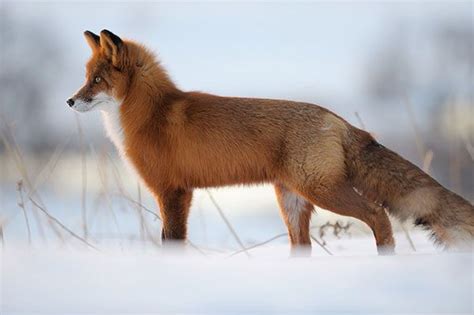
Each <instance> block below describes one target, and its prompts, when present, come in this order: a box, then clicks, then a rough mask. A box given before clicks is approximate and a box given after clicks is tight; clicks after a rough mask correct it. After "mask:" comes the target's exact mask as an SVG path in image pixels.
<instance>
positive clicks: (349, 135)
mask: <svg viewBox="0 0 474 315" xmlns="http://www.w3.org/2000/svg"><path fill="white" fill-rule="evenodd" d="M84 35H85V38H86V40H87V43H88V44H89V46H90V47H91V49H92V57H91V58H90V60H89V61H88V63H87V67H86V71H87V74H86V82H85V84H84V86H83V87H82V88H81V89H80V90H79V91H78V92H77V93H76V94H75V95H74V96H73V97H72V98H70V99H68V100H67V104H68V105H69V106H70V107H71V108H73V109H74V110H76V111H79V112H87V111H91V110H97V109H98V110H101V111H102V115H103V118H104V123H105V127H106V131H107V134H108V136H109V137H110V139H111V140H112V142H113V143H114V144H115V145H116V147H117V148H118V151H119V152H120V154H121V156H122V157H123V158H124V159H126V160H127V161H129V162H130V163H131V165H132V166H133V167H134V169H135V170H136V172H137V173H138V175H139V176H140V177H141V178H142V180H143V181H144V183H145V184H146V186H147V187H148V188H149V190H150V191H151V193H152V194H153V196H154V197H155V198H156V200H157V203H158V205H159V209H160V213H161V217H162V219H163V229H162V239H163V241H167V240H178V241H184V240H185V239H186V229H187V223H186V222H187V217H188V213H189V208H190V205H191V199H192V194H193V190H194V189H196V188H205V187H216V186H225V185H237V184H244V185H248V184H260V183H272V184H273V185H274V187H275V192H276V196H277V200H278V203H279V207H280V210H281V214H282V217H283V219H284V221H285V223H286V225H287V227H288V233H289V238H290V241H291V245H292V249H298V248H300V247H303V248H304V247H306V248H310V246H311V241H310V233H309V224H310V218H311V214H312V211H313V207H314V205H316V206H318V207H321V208H324V209H327V210H330V211H333V212H335V213H337V214H340V215H344V216H351V217H354V218H356V219H359V220H361V221H363V222H365V223H366V224H367V225H368V226H369V227H370V228H371V230H372V231H373V233H374V236H375V241H376V245H377V249H378V251H379V253H392V252H393V251H394V246H395V243H394V239H393V235H392V227H391V223H390V221H389V217H388V214H387V211H388V213H390V214H391V215H393V216H395V217H398V218H400V219H401V220H407V219H412V220H413V221H414V223H415V224H417V225H421V226H423V227H425V228H427V229H430V230H431V232H432V235H433V237H434V239H435V240H436V241H437V242H439V243H441V244H444V245H445V246H447V247H454V246H458V245H461V244H472V240H473V235H474V207H473V206H472V204H471V203H469V202H468V201H466V200H464V199H463V198H462V197H460V196H458V195H456V194H455V193H453V192H451V191H449V190H447V189H446V188H444V187H442V186H441V185H440V184H439V183H438V182H437V181H436V180H434V179H433V178H431V177H430V176H428V175H427V174H425V173H424V172H423V171H422V170H420V169H419V168H418V167H416V166H415V165H413V164H412V163H410V162H408V161H407V160H405V159H403V158H402V157H400V156H399V155H397V154H396V153H394V152H392V151H390V150H389V149H387V148H385V147H384V146H383V145H381V144H379V143H378V142H377V141H376V140H375V139H374V138H373V137H372V136H371V135H370V134H369V133H367V132H365V131H363V130H360V129H358V128H356V127H354V126H352V125H350V124H349V123H348V122H346V121H345V120H344V119H342V118H341V117H339V116H337V115H336V114H334V113H332V112H330V111H329V110H327V109H325V108H322V107H320V106H317V105H314V104H308V103H301V102H293V101H286V100H272V99H258V98H241V97H222V96H216V95H211V94H206V93H201V92H184V91H182V90H180V89H179V88H178V87H176V85H175V84H174V83H173V82H172V81H171V79H170V78H169V76H168V75H167V73H166V71H165V70H164V69H163V67H162V66H161V65H160V63H159V61H158V60H157V59H156V57H155V56H154V55H153V54H152V53H151V52H150V51H149V50H148V49H146V48H145V47H144V46H142V45H140V44H137V43H135V42H133V41H129V40H122V39H121V38H120V37H118V36H117V35H115V34H113V33H111V32H110V31H107V30H103V31H101V32H100V36H98V35H96V34H94V33H92V32H90V31H86V32H85V33H84Z"/></svg>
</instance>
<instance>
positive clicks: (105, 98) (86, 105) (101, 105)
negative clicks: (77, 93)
mask: <svg viewBox="0 0 474 315" xmlns="http://www.w3.org/2000/svg"><path fill="white" fill-rule="evenodd" d="M67 103H68V105H69V107H71V108H72V109H73V110H75V111H76V112H80V113H84V112H88V111H91V110H96V109H100V110H105V111H108V110H110V109H114V108H115V107H118V106H119V105H120V102H118V101H117V100H116V99H115V98H114V97H112V96H110V95H108V94H106V93H99V94H97V95H96V96H95V98H93V99H91V100H89V99H88V100H87V101H86V100H83V99H80V98H78V99H76V100H74V99H69V100H68V101H67Z"/></svg>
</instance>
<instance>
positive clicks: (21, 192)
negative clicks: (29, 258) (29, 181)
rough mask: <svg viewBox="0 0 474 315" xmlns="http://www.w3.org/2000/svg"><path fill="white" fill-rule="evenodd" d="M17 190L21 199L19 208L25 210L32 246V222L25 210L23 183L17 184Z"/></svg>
mask: <svg viewBox="0 0 474 315" xmlns="http://www.w3.org/2000/svg"><path fill="white" fill-rule="evenodd" d="M16 190H17V191H18V195H19V198H20V199H19V200H18V206H19V207H20V209H22V210H23V216H24V217H25V224H26V229H27V231H28V244H29V245H31V228H30V221H29V219H28V214H27V213H26V209H25V200H24V198H23V181H21V180H19V181H18V182H17V188H16Z"/></svg>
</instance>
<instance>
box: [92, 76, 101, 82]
mask: <svg viewBox="0 0 474 315" xmlns="http://www.w3.org/2000/svg"><path fill="white" fill-rule="evenodd" d="M100 81H102V78H101V77H95V78H94V83H100Z"/></svg>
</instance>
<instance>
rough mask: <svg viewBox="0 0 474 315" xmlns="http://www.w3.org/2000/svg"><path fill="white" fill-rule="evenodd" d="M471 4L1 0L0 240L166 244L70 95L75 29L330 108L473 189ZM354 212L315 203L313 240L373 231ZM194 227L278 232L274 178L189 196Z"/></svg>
mask: <svg viewBox="0 0 474 315" xmlns="http://www.w3.org/2000/svg"><path fill="white" fill-rule="evenodd" d="M473 12H474V11H473V2H472V1H438V2H430V1H400V2H395V1H394V2H385V1H382V2H359V1H352V2H329V1H328V2H316V1H315V2H304V3H291V2H287V3H285V2H269V3H249V2H212V3H210V2H177V3H171V2H137V3H135V2H100V3H98V4H96V3H92V2H73V3H63V2H53V1H48V2H36V1H35V2H24V1H13V2H10V1H1V2H0V128H1V129H0V131H1V140H2V141H1V142H0V172H1V173H0V188H1V193H0V227H1V229H0V232H1V233H0V237H1V239H2V242H4V244H5V246H8V244H12V246H16V245H15V244H26V243H30V244H33V245H34V246H40V245H42V244H46V243H53V244H57V241H58V240H59V241H60V242H59V244H62V246H65V245H64V244H68V246H70V245H69V244H70V243H73V244H78V246H82V245H81V244H80V243H84V242H83V241H84V240H85V241H87V242H89V243H91V244H104V243H107V242H111V243H117V242H118V243H119V244H120V245H121V246H124V244H133V245H135V244H148V243H149V244H155V245H157V246H159V243H160V242H159V238H160V237H159V236H160V221H159V218H157V217H156V216H155V215H154V214H152V212H153V211H155V209H156V206H155V204H154V202H153V200H152V199H151V198H150V196H149V194H148V192H147V191H146V190H145V188H143V187H142V186H141V185H140V184H139V181H138V179H137V178H136V177H135V175H134V174H131V173H130V172H128V171H127V170H126V169H125V168H124V167H123V163H122V162H121V161H120V160H119V159H118V157H117V153H116V151H115V148H114V147H113V146H112V145H111V144H110V141H109V140H108V139H107V138H106V137H105V134H104V131H103V128H102V124H101V118H100V114H99V113H89V114H83V115H78V114H76V113H74V112H73V111H71V110H70V109H69V108H68V106H67V105H66V103H65V100H66V99H67V98H68V97H69V96H71V95H72V94H73V93H74V92H75V91H76V90H77V89H78V88H79V87H80V86H81V85H82V83H83V80H84V74H85V71H84V70H85V62H86V61H87V59H88V58H89V56H90V49H89V47H88V46H87V44H86V42H85V41H84V38H83V35H82V33H83V31H85V30H91V31H93V32H96V33H98V32H100V30H102V29H104V28H107V29H109V30H111V31H112V32H114V33H116V34H117V35H119V36H121V37H124V38H130V39H134V40H136V41H139V42H142V43H144V44H146V45H147V46H148V47H149V48H151V49H152V50H154V51H155V52H156V53H157V55H158V56H159V59H160V60H161V61H162V63H163V65H164V66H165V67H166V68H167V70H168V71H169V73H170V75H171V77H172V78H173V79H174V81H175V82H176V83H177V85H178V86H179V87H180V88H181V89H183V90H200V91H205V92H210V93H215V94H221V95H232V96H249V97H265V98H282V99H291V100H298V101H306V102H312V103H315V104H319V105H321V106H324V107H327V108H329V109H330V110H332V111H334V112H336V113H338V114H339V115H341V116H342V117H344V118H345V119H347V120H348V121H349V122H350V123H352V124H354V125H356V126H358V127H361V128H365V129H366V130H368V131H370V132H371V133H373V134H374V135H375V137H376V138H377V139H378V140H379V141H380V142H381V143H383V144H384V145H386V146H387V147H389V148H391V149H393V150H395V151H397V152H398V153H400V154H401V155H402V156H404V157H405V158H407V159H409V160H410V161H412V162H413V163H415V164H417V165H419V166H420V167H422V168H423V169H424V170H425V171H427V172H429V173H430V174H432V176H434V177H435V178H436V179H437V180H438V181H439V182H440V183H442V184H443V185H444V186H446V187H448V188H449V189H451V190H454V191H455V192H457V193H459V194H461V195H462V196H464V197H465V198H467V199H469V200H471V201H472V200H473V199H474V188H473V187H474V168H473V165H474V164H473V160H474V146H473V144H474V100H473V91H474V86H473V85H474V83H473V82H474V81H473V79H474V78H473V58H474V51H473V50H474V48H473V47H474V45H473V38H474V37H473V35H474V27H473ZM219 211H221V212H219ZM222 214H223V215H225V217H226V219H227V220H228V221H229V222H230V224H231V225H232V227H233V230H231V229H230V228H229V226H228V225H226V223H225V221H223V220H222ZM347 222H352V221H350V220H348V219H347V218H342V217H338V216H335V215H332V214H330V213H328V212H326V211H324V210H320V209H318V211H317V214H316V215H315V216H314V217H313V223H312V224H313V227H314V233H315V238H316V239H318V240H319V241H320V242H323V243H324V241H325V237H327V234H331V235H332V236H336V237H335V240H334V242H337V236H339V237H355V236H357V235H359V234H363V233H367V231H368V229H367V228H366V227H365V226H363V225H361V224H358V223H357V222H352V225H351V226H350V228H349V229H344V227H346V224H347ZM328 223H329V225H328ZM336 223H337V224H340V226H341V227H342V228H339V227H337V224H336ZM61 224H62V225H63V227H62V226H61ZM321 226H326V227H327V229H326V228H321ZM65 228H67V229H65ZM406 228H407V229H408V230H409V229H411V227H410V226H408V227H406ZM189 229H190V231H189V237H190V240H191V241H192V242H193V243H195V244H197V245H199V246H200V247H201V248H209V249H211V248H235V249H238V248H239V246H240V247H241V245H239V242H241V243H243V244H245V246H249V245H251V244H256V243H259V242H263V241H265V240H268V239H271V238H273V237H276V236H280V237H279V240H280V241H281V242H286V237H285V236H283V235H284V233H285V231H286V230H285V227H284V225H283V223H282V222H281V219H280V217H279V213H278V208H277V205H276V201H275V198H274V196H273V190H272V187H271V186H259V187H232V188H223V189H213V190H210V191H209V192H208V191H199V192H197V193H196V195H195V197H194V201H193V209H192V213H191V218H190V221H189ZM336 231H342V232H341V233H339V234H338V233H336ZM71 232H72V233H74V234H76V236H77V237H76V236H74V235H73V234H72V233H71ZM335 234H338V235H335ZM68 240H71V241H72V242H67V241H68ZM400 242H404V240H400ZM367 246H373V244H368V245H367Z"/></svg>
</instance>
